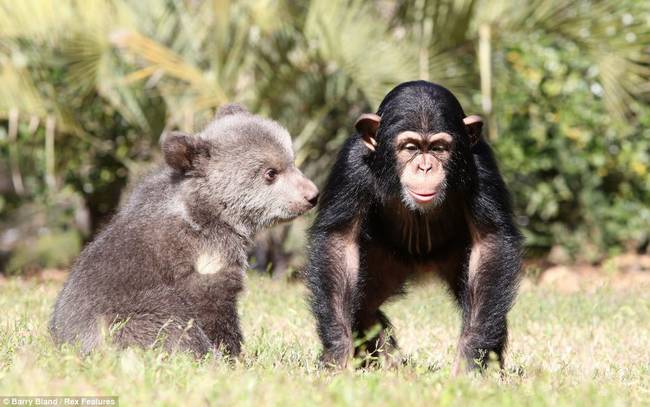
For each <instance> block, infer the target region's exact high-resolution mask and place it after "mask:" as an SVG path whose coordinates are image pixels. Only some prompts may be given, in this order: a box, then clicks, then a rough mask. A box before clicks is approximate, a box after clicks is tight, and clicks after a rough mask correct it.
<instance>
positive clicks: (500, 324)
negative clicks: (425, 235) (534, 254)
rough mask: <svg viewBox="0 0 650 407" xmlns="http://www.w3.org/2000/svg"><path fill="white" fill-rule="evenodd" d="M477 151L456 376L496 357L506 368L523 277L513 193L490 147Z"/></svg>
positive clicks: (485, 145)
mask: <svg viewBox="0 0 650 407" xmlns="http://www.w3.org/2000/svg"><path fill="white" fill-rule="evenodd" d="M476 149H477V153H478V154H477V155H475V157H476V163H477V167H478V171H479V182H478V186H477V188H476V189H475V192H474V194H473V195H472V196H471V198H470V202H469V205H468V206H469V207H468V211H467V221H468V226H469V229H470V232H471V236H472V248H471V254H470V257H469V262H468V265H467V276H466V284H465V286H464V290H463V293H461V296H460V299H461V307H462V311H463V327H462V331H461V337H460V341H459V354H458V358H457V360H456V365H455V367H454V371H455V372H456V373H458V372H459V371H460V370H465V369H472V368H473V367H477V365H478V366H481V367H483V366H485V364H486V363H487V360H488V357H489V353H490V352H494V353H495V354H496V356H497V358H498V359H499V362H500V363H501V365H503V359H502V354H503V351H504V349H505V346H506V343H507V337H508V331H507V319H506V316H507V313H508V311H510V308H511V307H512V304H513V301H514V299H515V296H516V293H517V287H518V283H519V278H520V274H521V245H522V237H521V235H520V233H519V232H518V230H517V228H516V227H515V225H514V221H513V216H512V209H511V205H510V201H509V200H510V198H509V194H508V191H507V190H506V187H505V184H504V183H503V180H502V179H501V176H500V174H499V172H498V169H497V166H496V163H495V161H494V159H493V157H492V153H491V151H490V149H489V147H488V146H487V144H485V143H484V142H482V143H480V144H479V145H477V146H476Z"/></svg>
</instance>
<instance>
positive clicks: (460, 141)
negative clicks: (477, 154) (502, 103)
mask: <svg viewBox="0 0 650 407" xmlns="http://www.w3.org/2000/svg"><path fill="white" fill-rule="evenodd" d="M481 125H482V120H481V118H480V117H478V116H467V117H465V114H464V113H463V109H462V108H461V106H460V104H459V102H458V100H457V99H456V98H455V97H454V95H453V94H452V93H451V92H449V91H448V90H447V89H445V88H443V87H441V86H439V85H432V84H430V83H428V82H427V83H424V82H422V83H418V82H413V83H406V84H404V86H398V87H397V88H395V89H393V90H392V91H391V92H390V93H389V94H388V95H386V98H384V101H383V102H382V104H381V106H380V107H379V110H378V114H372V113H367V114H363V115H361V117H360V118H359V119H358V120H357V123H356V125H355V126H356V128H357V130H358V132H359V134H360V135H361V137H362V140H363V142H364V143H365V145H366V147H368V149H369V150H371V153H370V155H371V159H370V161H369V163H370V166H371V168H372V170H373V172H374V174H375V176H376V177H377V178H378V179H379V180H380V182H379V185H380V186H381V187H382V189H383V190H382V191H381V193H382V194H384V196H393V197H399V199H401V201H402V203H403V204H404V205H405V206H406V207H407V208H409V209H411V210H417V211H428V210H431V209H434V208H437V207H439V206H440V205H441V204H443V203H444V201H445V199H446V196H447V195H448V192H450V191H451V190H462V189H463V188H464V187H465V185H464V184H465V183H467V182H468V179H469V177H468V175H467V174H469V173H471V172H472V170H471V168H473V167H472V165H473V163H472V161H471V153H470V148H471V146H472V145H474V144H475V143H476V142H478V140H479V137H480V132H481Z"/></svg>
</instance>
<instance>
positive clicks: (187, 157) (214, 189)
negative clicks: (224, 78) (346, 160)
mask: <svg viewBox="0 0 650 407" xmlns="http://www.w3.org/2000/svg"><path fill="white" fill-rule="evenodd" d="M162 147H163V152H164V156H165V161H166V163H167V164H168V165H169V166H170V167H171V168H172V170H173V171H174V172H175V173H176V174H177V176H178V177H180V178H181V179H182V180H184V182H186V184H188V185H189V188H190V189H191V193H190V194H188V195H189V196H188V197H187V200H188V202H187V204H188V205H195V206H197V205H200V206H202V208H203V210H204V212H211V213H213V214H214V215H216V214H217V213H220V214H221V216H228V217H229V220H230V221H232V222H236V223H241V224H245V225H247V226H248V227H249V228H250V229H251V230H253V231H256V230H259V229H260V228H262V227H266V226H270V225H271V224H273V223H276V222H280V221H287V220H290V219H293V218H295V217H297V216H299V215H301V214H303V213H304V212H305V211H307V210H309V209H311V208H312V207H314V205H316V201H317V199H318V189H317V188H316V186H315V185H314V184H313V183H312V182H311V181H310V180H309V179H308V178H306V177H305V176H304V175H303V174H302V172H300V170H299V169H298V168H296V166H295V165H294V155H293V149H292V145H291V137H290V136H289V133H288V132H287V130H286V129H284V128H283V127H282V126H280V125H279V124H278V123H276V122H274V121H272V120H269V119H265V118H263V117H260V116H256V115H253V114H251V113H249V112H248V111H247V110H246V109H245V108H244V107H243V106H240V105H234V104H231V105H226V106H224V107H222V108H221V109H220V110H219V112H218V114H217V117H216V118H215V120H214V121H212V123H210V125H208V126H207V127H206V128H205V129H204V130H203V131H202V132H200V133H198V134H196V135H188V134H182V133H172V134H171V135H169V136H168V137H167V138H166V139H165V141H164V142H163V146H162Z"/></svg>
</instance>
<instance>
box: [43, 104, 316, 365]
mask: <svg viewBox="0 0 650 407" xmlns="http://www.w3.org/2000/svg"><path fill="white" fill-rule="evenodd" d="M162 149H163V153H164V157H165V163H166V165H163V166H161V167H160V168H158V169H156V170H154V171H153V172H152V173H151V174H150V175H149V176H147V177H146V178H145V179H144V180H143V181H142V182H141V183H139V184H138V186H137V187H136V188H135V190H134V192H133V193H132V195H131V196H130V197H129V199H128V200H127V202H126V203H125V204H124V205H123V207H122V208H121V209H120V211H119V212H118V214H117V215H116V216H115V217H114V219H113V220H112V221H111V223H110V224H109V225H108V226H107V227H106V229H105V230H104V231H102V232H101V233H100V234H99V235H98V236H97V237H96V239H95V240H94V241H93V242H91V243H90V244H88V246H86V248H85V249H84V250H83V252H82V253H81V254H80V256H79V258H78V260H77V262H76V264H75V266H74V268H73V270H72V273H71V274H70V276H69V278H68V280H67V281H66V283H65V285H64V287H63V289H62V291H61V293H60V294H59V297H58V298H57V301H56V304H55V306H54V312H53V314H52V319H51V321H50V332H51V334H52V336H53V337H54V339H55V341H56V342H59V343H60V342H70V343H78V344H79V345H80V347H81V349H82V351H83V352H89V351H91V350H92V349H93V348H95V347H96V346H97V345H98V344H99V343H100V341H101V340H102V336H101V332H100V331H101V329H102V324H108V331H109V333H110V334H111V339H112V340H113V341H114V342H115V343H116V344H117V345H119V346H122V347H125V346H131V345H135V346H141V347H149V346H153V345H157V344H159V345H161V346H163V347H164V348H165V349H167V350H175V349H180V350H189V351H191V352H193V353H194V354H196V355H204V354H206V353H207V352H210V351H212V350H216V349H218V348H222V349H223V350H225V351H226V352H228V353H229V354H230V355H238V354H239V352H240V350H241V343H242V341H243V336H242V333H241V329H240V326H239V316H238V314H237V299H238V296H239V293H240V292H241V290H242V288H243V286H244V273H245V271H246V269H247V267H248V264H247V256H246V249H247V246H248V245H249V244H250V242H251V240H252V238H253V236H254V235H255V233H256V232H257V231H259V230H260V229H262V228H264V227H266V226H269V225H272V224H274V223H276V222H278V221H286V220H290V219H293V218H295V217H296V216H299V215H300V214H302V213H304V212H305V211H306V210H308V209H310V208H311V207H313V206H314V205H315V203H316V198H317V195H318V190H317V189H316V187H315V186H314V185H313V183H311V181H309V180H308V179H307V178H305V177H304V176H303V175H302V173H300V171H299V170H298V169H296V168H295V166H294V164H293V151H292V149H291V139H290V137H289V134H288V133H287V131H286V130H285V129H283V128H282V127H281V126H280V125H278V124H277V123H275V122H272V121H270V120H267V119H263V118H261V117H258V116H254V115H252V114H250V113H248V112H247V111H245V110H244V109H243V107H241V106H232V105H229V106H226V107H225V108H224V109H222V111H220V112H219V114H218V115H217V118H216V119H215V120H214V121H213V122H212V123H211V124H210V125H209V126H208V127H207V128H206V129H205V130H204V131H202V132H201V133H199V134H197V135H194V136H191V135H186V134H182V133H173V134H171V135H169V136H168V137H167V138H166V139H165V140H164V142H163V148H162ZM271 169H272V170H273V171H274V174H275V175H274V176H273V177H270V176H269V170H271ZM102 321H103V322H102Z"/></svg>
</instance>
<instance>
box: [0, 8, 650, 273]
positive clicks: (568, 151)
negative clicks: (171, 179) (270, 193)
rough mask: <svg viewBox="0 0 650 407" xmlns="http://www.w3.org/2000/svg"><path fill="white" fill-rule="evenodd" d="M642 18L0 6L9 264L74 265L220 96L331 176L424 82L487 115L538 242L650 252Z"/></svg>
mask: <svg viewBox="0 0 650 407" xmlns="http://www.w3.org/2000/svg"><path fill="white" fill-rule="evenodd" d="M649 27H650V4H649V3H648V2H646V1H643V0H619V1H606V0H589V1H587V0H579V1H570V2H567V1H560V0H534V1H529V2H520V1H515V0H501V1H472V0H458V1H451V0H417V1H401V0H385V1H377V2H363V1H358V0H310V1H304V2H291V1H270V0H258V1H253V0H244V1H236V2H235V1H233V2H230V1H227V0H214V1H199V0H196V1H192V0H186V1H182V0H176V1H173V0H168V1H159V0H144V1H137V2H127V1H120V0H114V1H101V0H97V1H81V0H24V1H20V2H15V1H10V0H0V157H2V162H0V190H1V191H2V197H1V198H0V221H1V222H2V230H1V231H0V232H2V233H4V234H3V235H2V239H0V241H1V242H0V243H2V242H4V243H2V245H0V246H1V247H0V265H2V267H4V268H6V269H8V270H10V271H12V270H13V271H24V270H25V269H28V268H29V267H30V265H31V266H66V265H67V264H68V263H69V262H70V260H71V259H72V258H73V257H74V254H75V253H76V251H78V249H79V241H80V239H81V238H88V237H89V236H90V235H92V231H94V230H97V228H99V227H101V225H102V224H103V222H105V220H106V219H107V218H108V217H109V216H110V214H111V213H113V211H114V210H115V207H116V205H117V204H118V202H119V198H120V195H121V193H122V191H123V190H124V188H125V186H126V185H127V182H128V180H129V179H130V178H134V177H137V174H138V173H140V171H141V170H142V168H143V167H145V166H146V165H147V163H149V162H151V161H152V160H155V159H156V158H157V156H158V154H159V153H158V140H159V137H160V135H161V134H162V133H163V132H165V131H168V130H172V129H181V130H184V131H197V130H199V129H200V128H201V126H202V125H204V124H205V123H206V122H207V121H208V120H209V119H210V117H211V116H212V115H213V114H214V111H215V109H216V108H218V106H219V105H221V104H223V103H226V102H230V101H238V102H242V103H244V104H246V105H247V106H248V107H249V108H251V109H252V110H254V111H256V112H259V113H261V114H264V115H268V116H270V117H272V118H274V119H276V120H278V121H280V122H281V123H282V124H284V125H285V126H286V127H287V128H288V129H289V130H290V131H291V133H292V134H293V136H294V143H295V147H296V149H297V151H298V153H297V163H298V165H300V166H301V167H302V168H303V169H304V170H305V172H306V173H307V174H308V175H309V176H310V177H312V178H314V179H315V180H316V181H317V182H318V183H322V181H323V179H324V176H325V175H326V174H327V172H328V169H329V166H330V164H331V163H332V160H333V158H334V156H335V154H336V151H337V150H338V148H339V146H340V145H341V143H342V142H343V140H345V138H347V137H349V136H350V134H351V132H352V131H351V123H353V120H354V118H355V117H356V116H357V115H358V114H359V113H361V112H364V111H369V110H370V111H373V110H375V109H376V108H377V105H378V103H379V101H380V100H381V98H382V97H383V95H384V94H385V93H386V92H387V91H388V90H390V89H391V88H392V87H393V86H394V85H395V84H397V83H399V82H402V81H405V80H412V79H417V78H421V79H427V80H431V81H435V82H438V83H441V84H443V85H445V86H447V87H449V88H451V89H452V90H453V91H454V92H455V93H456V94H457V95H458V96H459V98H460V99H461V102H462V103H463V105H464V106H465V110H466V112H468V113H481V114H483V115H485V116H486V117H487V119H488V125H489V131H488V132H486V136H488V137H490V142H491V143H492V145H493V147H494V148H495V150H496V152H497V155H498V158H499V160H500V163H501V168H502V171H503V172H504V175H505V177H506V179H507V181H508V183H509V185H510V189H511V191H512V192H513V195H514V198H515V205H516V210H517V216H518V219H519V223H520V224H521V226H522V228H523V230H524V231H525V233H526V237H527V245H528V248H529V251H528V253H529V254H530V255H531V256H534V255H539V254H544V253H545V252H546V251H548V250H549V249H550V248H552V247H554V246H559V247H563V248H565V249H566V251H567V252H568V253H569V254H570V255H572V256H573V257H574V258H577V259H584V260H589V261H597V260H600V259H602V258H603V257H604V256H607V255H609V254H612V253H613V252H617V251H621V250H629V249H635V250H647V245H648V239H649V238H650V232H649V231H650V207H649V205H648V203H649V202H650V130H649V125H650V107H649V106H648V103H647V102H648V91H649V90H650V80H649V78H650V28H649ZM48 122H49V123H50V125H52V124H53V125H54V126H53V127H54V131H53V132H49V133H48V131H47V130H46V129H47V125H46V123H48ZM12 126H13V127H12ZM13 128H15V129H16V131H14V130H12V129H13ZM48 143H50V144H49V147H48ZM16 179H18V180H19V181H22V184H24V185H23V188H22V189H17V188H16ZM84 210H85V211H87V214H88V215H89V219H90V224H87V223H88V222H85V223H86V224H85V223H84V222H83V216H82V215H83V214H84V213H86V212H84ZM43 213H46V214H48V216H41V217H40V218H39V217H38V216H36V214H43ZM303 226H304V225H303ZM296 227H297V228H300V227H301V226H300V223H298V226H296ZM8 231H12V232H11V235H10V236H9V237H7V236H8V235H7V234H6V233H7V232H8ZM16 231H17V232H16ZM299 233H300V231H298V232H296V233H294V235H298V236H301V235H299ZM12 236H13V240H12ZM16 236H17V237H18V238H16ZM57 236H60V239H59V238H58V237H57ZM71 236H72V237H71ZM74 236H77V237H76V238H75V237H74ZM283 236H284V235H283ZM301 239H302V237H300V238H298V241H299V243H298V244H297V245H296V244H294V245H292V246H291V247H292V249H291V250H296V251H300V249H301V244H302V241H301ZM12 241H13V243H11V242H12ZM7 242H9V243H7ZM52 242H55V243H54V244H53V243H52ZM56 242H60V246H57V245H56ZM66 242H67V243H66ZM284 243H285V242H283V241H280V242H278V243H277V244H284ZM40 247H43V248H48V247H54V249H52V250H56V251H58V253H57V255H56V256H51V255H44V254H43V252H45V253H47V252H48V250H47V249H43V250H40V249H39V250H37V249H36V248H40ZM30 253H32V254H30Z"/></svg>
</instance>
